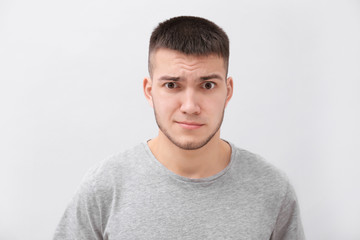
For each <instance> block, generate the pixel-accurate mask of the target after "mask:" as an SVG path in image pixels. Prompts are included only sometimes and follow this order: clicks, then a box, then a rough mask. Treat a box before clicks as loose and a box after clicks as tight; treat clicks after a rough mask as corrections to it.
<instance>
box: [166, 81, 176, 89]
mask: <svg viewBox="0 0 360 240" xmlns="http://www.w3.org/2000/svg"><path fill="white" fill-rule="evenodd" d="M165 87H166V88H169V89H174V88H177V87H178V85H177V84H176V83H175V82H167V83H165Z"/></svg>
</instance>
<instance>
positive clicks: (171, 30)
mask: <svg viewBox="0 0 360 240" xmlns="http://www.w3.org/2000/svg"><path fill="white" fill-rule="evenodd" d="M161 48H166V49H171V50H176V51H178V52H181V53H184V54H186V55H196V56H208V55H218V56H219V57H221V58H223V60H224V67H225V69H226V73H227V71H228V63H229V38H228V36H227V35H226V33H225V32H224V31H223V30H222V29H221V28H220V27H219V26H217V25H216V24H215V23H213V22H211V21H209V20H207V19H204V18H200V17H192V16H180V17H174V18H171V19H168V20H166V21H164V22H162V23H160V24H159V25H158V26H157V27H156V28H155V29H154V31H153V32H152V34H151V37H150V44H149V59H148V69H149V74H150V76H152V70H153V67H154V62H153V61H152V56H153V53H155V52H156V51H157V50H158V49H161Z"/></svg>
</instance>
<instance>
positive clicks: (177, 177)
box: [142, 140, 236, 183]
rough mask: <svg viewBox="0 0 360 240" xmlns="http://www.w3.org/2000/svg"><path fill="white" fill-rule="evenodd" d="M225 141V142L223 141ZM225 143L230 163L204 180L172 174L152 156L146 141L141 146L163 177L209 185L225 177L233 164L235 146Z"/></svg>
mask: <svg viewBox="0 0 360 240" xmlns="http://www.w3.org/2000/svg"><path fill="white" fill-rule="evenodd" d="M224 141H225V140H224ZM225 142H227V143H228V144H229V145H230V147H231V157H230V162H229V164H228V165H227V166H226V167H225V168H224V169H223V170H221V171H220V172H218V173H216V174H215V175H212V176H210V177H206V178H187V177H184V176H180V175H178V174H176V173H174V172H172V171H171V170H169V169H168V168H167V167H165V166H164V165H163V164H162V163H160V162H159V161H158V160H157V159H156V158H155V156H154V154H153V153H152V152H151V150H150V147H149V146H148V144H147V141H145V142H143V143H142V145H143V147H144V150H145V151H146V153H147V154H148V155H149V157H150V159H151V161H152V164H154V166H155V167H156V168H157V169H159V170H160V171H161V172H163V173H164V174H165V175H168V176H170V177H172V178H175V179H177V180H180V181H183V182H189V183H209V182H213V181H215V180H217V179H218V178H220V177H222V176H223V175H225V174H226V173H227V172H228V171H229V169H230V168H231V167H232V165H233V163H234V159H235V150H236V149H235V146H234V145H233V144H232V143H231V142H228V141H225Z"/></svg>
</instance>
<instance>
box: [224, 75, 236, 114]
mask: <svg viewBox="0 0 360 240" xmlns="http://www.w3.org/2000/svg"><path fill="white" fill-rule="evenodd" d="M233 84H234V83H233V79H232V77H228V79H227V80H226V89H227V94H226V102H225V107H226V106H227V104H228V103H229V101H230V99H231V97H232V95H233V89H234V85H233Z"/></svg>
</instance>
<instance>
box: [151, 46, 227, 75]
mask: <svg viewBox="0 0 360 240" xmlns="http://www.w3.org/2000/svg"><path fill="white" fill-rule="evenodd" d="M160 49H168V50H172V51H176V52H178V53H181V54H184V55H186V56H195V57H208V56H218V57H219V58H222V60H223V63H224V68H225V80H226V79H227V75H228V69H229V58H225V57H224V56H222V55H221V54H219V53H216V52H209V53H206V54H196V53H195V54H194V53H190V54H188V53H184V52H182V51H179V50H175V49H171V48H167V47H162V46H159V47H155V48H153V49H150V50H149V55H148V72H149V75H150V78H152V76H153V66H154V65H153V64H152V63H151V62H152V58H153V57H152V56H153V55H154V54H155V53H156V52H157V51H159V50H160Z"/></svg>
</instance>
